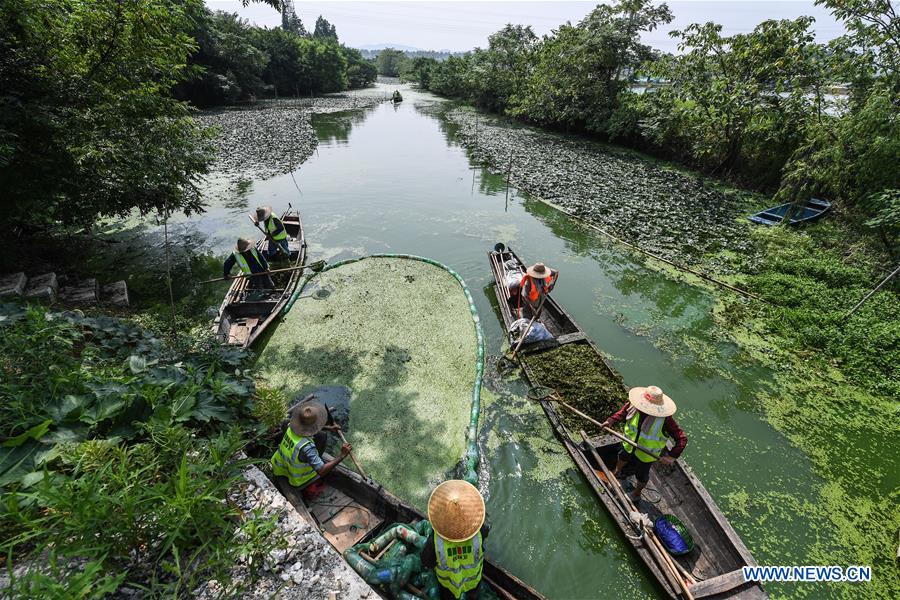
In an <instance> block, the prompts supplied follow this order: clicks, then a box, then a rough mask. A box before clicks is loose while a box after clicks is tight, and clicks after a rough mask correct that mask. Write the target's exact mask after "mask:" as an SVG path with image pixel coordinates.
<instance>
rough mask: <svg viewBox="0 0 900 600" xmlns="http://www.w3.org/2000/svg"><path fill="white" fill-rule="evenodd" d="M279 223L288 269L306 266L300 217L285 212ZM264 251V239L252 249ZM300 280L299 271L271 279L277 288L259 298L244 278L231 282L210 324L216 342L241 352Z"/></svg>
mask: <svg viewBox="0 0 900 600" xmlns="http://www.w3.org/2000/svg"><path fill="white" fill-rule="evenodd" d="M281 221H282V222H283V223H284V228H285V230H286V231H287V234H288V250H289V252H290V261H289V262H290V266H292V267H302V266H303V265H305V264H306V238H305V237H304V233H303V221H302V220H300V213H299V212H297V211H296V210H294V209H292V208H289V209H288V210H286V211H285V212H284V214H282V215H281ZM267 247H268V242H267V241H266V239H265V238H262V239H261V240H259V241H258V242H257V243H256V249H257V251H258V252H260V253H262V252H264V251H265V249H266V248H267ZM301 276H302V271H301V270H299V269H297V270H296V271H291V272H289V273H279V274H277V275H273V279H274V280H275V285H276V286H279V287H276V288H275V289H274V290H270V291H269V292H268V293H265V292H259V293H261V294H264V295H263V296H262V297H260V296H257V295H255V294H254V293H253V292H252V291H251V289H250V280H249V279H248V278H246V277H242V278H240V279H235V280H234V282H233V283H232V284H231V287H230V288H229V289H228V293H227V294H225V300H224V301H223V302H222V305H221V306H220V307H219V314H218V316H217V317H216V320H215V322H214V323H213V331H214V332H215V335H216V339H218V340H219V341H220V342H221V343H223V344H227V345H229V346H238V347H241V348H249V347H250V346H252V345H253V343H254V342H255V341H256V340H257V339H258V338H259V336H260V335H261V334H262V332H263V331H265V330H266V328H267V327H268V326H269V325H271V324H272V322H274V321H275V319H276V318H277V317H278V315H279V314H280V313H281V309H282V308H283V307H284V305H285V303H286V302H287V301H288V299H289V298H290V297H291V294H292V293H293V292H294V288H296V287H297V283H298V282H299V281H300V277H301Z"/></svg>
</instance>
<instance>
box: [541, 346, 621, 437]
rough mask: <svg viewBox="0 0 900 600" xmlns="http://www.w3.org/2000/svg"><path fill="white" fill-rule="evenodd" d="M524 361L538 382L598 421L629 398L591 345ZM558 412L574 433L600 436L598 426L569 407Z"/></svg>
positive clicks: (561, 348) (559, 349) (557, 350)
mask: <svg viewBox="0 0 900 600" xmlns="http://www.w3.org/2000/svg"><path fill="white" fill-rule="evenodd" d="M523 360H524V361H525V362H526V364H527V365H528V368H529V369H530V370H531V373H532V375H533V377H534V379H535V383H539V384H540V385H544V386H547V387H551V388H553V389H555V390H556V391H557V392H558V393H559V395H560V397H561V398H562V399H563V400H564V401H565V402H566V403H567V404H571V405H572V406H574V407H575V408H577V409H578V410H580V411H581V412H583V413H586V414H588V415H590V416H592V417H594V418H595V419H597V420H598V421H603V420H604V419H606V417H608V416H610V415H611V414H613V413H614V412H615V411H617V410H619V409H620V408H622V405H623V404H625V401H626V400H627V399H628V397H627V394H626V393H625V389H624V384H623V383H622V378H621V376H619V375H618V374H612V373H610V372H609V370H608V369H607V368H606V365H604V364H603V360H602V359H601V358H600V357H599V356H598V355H597V353H596V352H594V350H593V348H591V346H590V345H589V344H581V343H576V344H564V345H562V346H557V347H556V348H551V349H550V350H545V351H543V352H540V353H537V354H528V355H526V356H524V357H523ZM557 412H558V413H559V415H560V418H561V419H562V421H563V423H564V424H565V425H566V427H568V428H569V430H570V431H572V432H573V433H577V432H578V430H579V429H584V430H585V431H587V432H589V433H599V430H598V428H597V427H596V426H594V425H592V424H591V423H590V422H589V421H586V420H584V419H582V418H581V417H579V416H578V415H576V414H574V413H573V412H572V411H570V410H567V409H566V408H565V407H560V408H559V410H558V411H557Z"/></svg>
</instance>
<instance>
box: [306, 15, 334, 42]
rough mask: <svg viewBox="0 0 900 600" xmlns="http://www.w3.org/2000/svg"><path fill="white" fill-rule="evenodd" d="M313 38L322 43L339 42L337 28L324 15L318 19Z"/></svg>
mask: <svg viewBox="0 0 900 600" xmlns="http://www.w3.org/2000/svg"><path fill="white" fill-rule="evenodd" d="M312 36H313V37H314V38H315V39H317V40H322V41H329V40H330V41H333V42H337V41H338V34H337V28H336V27H335V26H334V25H332V24H331V23H329V22H328V19H326V18H325V17H323V16H322V15H319V18H318V19H316V28H315V30H313V34H312Z"/></svg>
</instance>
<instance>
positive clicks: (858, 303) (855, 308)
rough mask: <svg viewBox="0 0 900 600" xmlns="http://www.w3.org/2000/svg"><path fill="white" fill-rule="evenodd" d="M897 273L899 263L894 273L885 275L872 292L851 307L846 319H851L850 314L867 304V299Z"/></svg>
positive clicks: (899, 266)
mask: <svg viewBox="0 0 900 600" xmlns="http://www.w3.org/2000/svg"><path fill="white" fill-rule="evenodd" d="M897 273H900V265H897V268H896V269H894V271H893V273H891V274H890V275H888V276H887V277H885V278H884V279H882V280H881V283H879V284H878V285H876V286H875V289H874V290H872V291H871V292H869V293H868V294H866V295H865V297H863V299H862V300H860V301H859V302H857V303H856V306H854V307H853V308H851V309H850V312H848V313H847V314H846V315H844V319H849V318H850V316H851V315H852V314H853V313H855V312H856V311H857V310H859V309H860V307H861V306H862V305H863V304H865V303H866V301H867V300H868V299H869V298H871V297H872V296H873V295H875V292H877V291H878V290H880V289H881V288H882V287H884V284H886V283H887V282H888V281H890V280H891V279H892V278H893V277H894V275H896V274H897Z"/></svg>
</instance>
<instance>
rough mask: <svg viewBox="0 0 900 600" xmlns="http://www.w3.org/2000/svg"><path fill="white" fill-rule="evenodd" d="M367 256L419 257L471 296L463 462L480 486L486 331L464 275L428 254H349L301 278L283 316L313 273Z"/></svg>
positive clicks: (466, 473) (470, 477)
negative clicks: (472, 354)
mask: <svg viewBox="0 0 900 600" xmlns="http://www.w3.org/2000/svg"><path fill="white" fill-rule="evenodd" d="M367 258H401V259H407V260H416V261H419V262H423V263H426V264H429V265H433V266H435V267H439V268H441V269H443V270H445V271H447V272H448V273H450V274H451V275H453V277H454V279H456V281H457V282H458V283H459V285H460V287H461V288H462V290H463V293H464V294H465V295H466V300H468V302H469V312H470V313H471V315H472V322H473V323H474V325H475V337H476V338H477V344H478V352H477V356H476V360H475V385H474V387H473V388H472V410H471V413H470V415H469V427H468V429H467V430H466V451H465V454H464V455H463V456H462V459H461V462H462V468H463V472H464V475H463V479H465V480H466V481H468V482H469V483H471V484H472V485H474V486H476V487H477V486H478V473H477V471H476V469H477V468H478V461H479V460H480V453H479V451H478V419H479V417H480V416H481V383H482V379H483V378H484V332H483V331H482V329H481V318H480V317H479V316H478V309H477V308H476V307H475V300H474V299H473V298H472V292H470V291H469V286H467V285H466V282H465V280H464V279H463V278H462V276H460V274H459V273H457V272H456V271H454V270H453V269H452V268H450V267H448V266H447V265H445V264H443V263H440V262H438V261H436V260H433V259H431V258H426V257H424V256H417V255H415V254H369V255H367V256H360V257H357V258H348V259H346V260H342V261H338V262H336V263H334V264H330V265H326V266H324V267H323V268H322V269H321V270H319V271H317V272H314V273H310V274H309V275H307V276H306V277H305V278H304V279H303V281H301V282H300V285H298V286H297V289H296V290H294V293H293V294H291V297H290V299H289V300H288V301H287V303H286V304H285V305H284V309H282V312H281V316H282V317H284V316H285V315H287V313H288V312H289V311H290V310H291V308H292V307H293V306H294V302H296V301H297V299H298V298H299V297H300V294H302V293H303V290H304V289H305V288H306V285H307V284H308V283H309V282H310V281H311V280H312V279H313V278H314V277H316V276H317V275H319V274H320V273H324V272H326V271H330V270H331V269H336V268H338V267H341V266H344V265H349V264H353V263H356V262H359V261H361V260H365V259H367Z"/></svg>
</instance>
